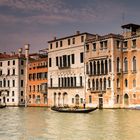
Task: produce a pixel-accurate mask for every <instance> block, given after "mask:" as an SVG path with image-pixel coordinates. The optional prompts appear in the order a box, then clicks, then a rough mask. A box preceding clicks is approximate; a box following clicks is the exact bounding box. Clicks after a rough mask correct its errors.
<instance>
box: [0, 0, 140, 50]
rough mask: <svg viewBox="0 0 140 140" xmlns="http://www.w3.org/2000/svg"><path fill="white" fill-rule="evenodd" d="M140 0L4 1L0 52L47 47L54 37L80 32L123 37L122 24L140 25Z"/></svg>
mask: <svg viewBox="0 0 140 140" xmlns="http://www.w3.org/2000/svg"><path fill="white" fill-rule="evenodd" d="M139 6H140V0H0V52H8V53H10V52H12V51H15V52H17V50H18V48H23V47H24V45H25V44H30V45H31V47H30V51H31V52H38V50H40V49H44V48H47V46H48V44H47V42H48V41H49V40H52V39H53V38H54V37H57V38H61V37H65V36H69V35H73V34H75V32H76V31H80V32H88V33H93V34H100V35H105V34H108V33H116V34H121V32H122V29H121V25H122V24H128V23H135V24H140V14H139V13H140V8H139Z"/></svg>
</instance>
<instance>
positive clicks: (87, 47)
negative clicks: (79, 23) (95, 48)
mask: <svg viewBox="0 0 140 140" xmlns="http://www.w3.org/2000/svg"><path fill="white" fill-rule="evenodd" d="M86 51H87V52H88V51H89V44H86Z"/></svg>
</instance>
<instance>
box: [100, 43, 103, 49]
mask: <svg viewBox="0 0 140 140" xmlns="http://www.w3.org/2000/svg"><path fill="white" fill-rule="evenodd" d="M100 50H103V42H100Z"/></svg>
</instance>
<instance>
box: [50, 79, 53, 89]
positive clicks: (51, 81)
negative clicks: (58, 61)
mask: <svg viewBox="0 0 140 140" xmlns="http://www.w3.org/2000/svg"><path fill="white" fill-rule="evenodd" d="M52 85H53V79H52V78H51V79H50V86H51V87H52Z"/></svg>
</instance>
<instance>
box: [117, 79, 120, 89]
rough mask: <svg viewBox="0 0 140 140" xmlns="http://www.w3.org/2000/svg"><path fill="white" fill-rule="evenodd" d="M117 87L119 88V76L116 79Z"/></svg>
mask: <svg viewBox="0 0 140 140" xmlns="http://www.w3.org/2000/svg"><path fill="white" fill-rule="evenodd" d="M117 88H120V80H119V78H118V79H117Z"/></svg>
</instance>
